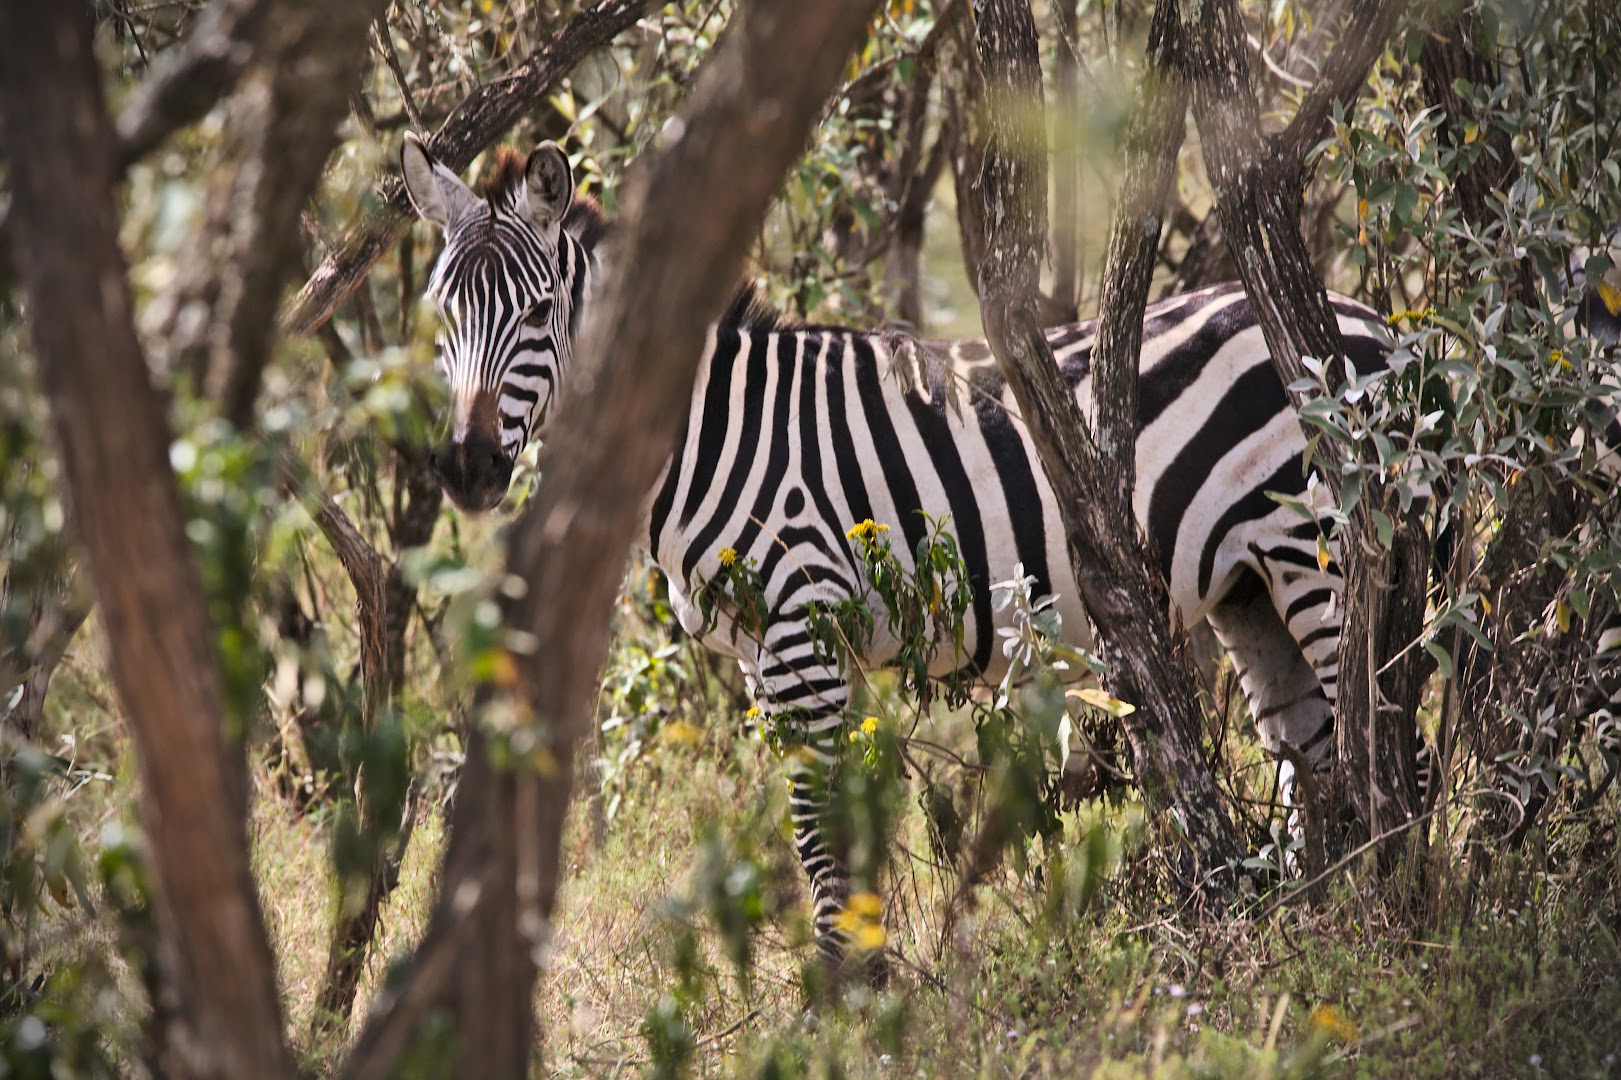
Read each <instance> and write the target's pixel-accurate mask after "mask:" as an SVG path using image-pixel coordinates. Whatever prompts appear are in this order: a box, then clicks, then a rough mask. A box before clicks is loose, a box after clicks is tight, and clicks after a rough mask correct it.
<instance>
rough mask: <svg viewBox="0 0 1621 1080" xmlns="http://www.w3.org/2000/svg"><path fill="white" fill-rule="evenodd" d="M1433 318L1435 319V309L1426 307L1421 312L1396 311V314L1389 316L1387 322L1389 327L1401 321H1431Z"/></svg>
mask: <svg viewBox="0 0 1621 1080" xmlns="http://www.w3.org/2000/svg"><path fill="white" fill-rule="evenodd" d="M1433 318H1435V309H1434V308H1432V307H1427V308H1425V309H1424V310H1423V311H1397V312H1394V313H1392V314H1391V316H1390V320H1389V322H1390V325H1391V326H1395V325H1396V324H1397V323H1399V322H1401V321H1402V320H1403V319H1420V320H1421V319H1433Z"/></svg>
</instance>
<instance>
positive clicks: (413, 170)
mask: <svg viewBox="0 0 1621 1080" xmlns="http://www.w3.org/2000/svg"><path fill="white" fill-rule="evenodd" d="M400 174H401V175H402V176H403V177H404V178H405V193H406V194H407V195H409V196H410V197H411V205H412V206H414V207H416V211H417V213H418V214H420V215H421V216H422V218H423V220H425V221H431V222H433V223H434V224H435V225H437V226H439V227H440V228H441V229H444V230H445V231H446V232H449V231H450V229H451V227H452V226H453V225H455V224H456V222H458V221H460V220H461V218H462V215H463V214H465V213H467V210H468V208H469V207H471V206H472V205H473V203H474V201H475V198H476V197H475V196H474V195H473V192H472V191H471V190H470V189H469V188H468V186H467V185H466V184H464V183H462V181H461V177H459V176H457V175H456V174H455V173H453V172H451V171H450V170H449V169H447V168H445V167H444V166H443V165H441V164H439V162H437V161H435V160H434V158H433V155H432V154H430V153H428V148H427V147H426V146H424V145H422V140H421V139H419V138H417V137H416V135H415V134H414V133H412V132H406V135H405V142H404V143H403V144H401V146H400Z"/></svg>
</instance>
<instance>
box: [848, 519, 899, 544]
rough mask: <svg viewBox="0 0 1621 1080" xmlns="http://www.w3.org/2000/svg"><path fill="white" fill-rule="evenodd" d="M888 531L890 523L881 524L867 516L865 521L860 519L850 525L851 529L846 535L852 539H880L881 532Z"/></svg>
mask: <svg viewBox="0 0 1621 1080" xmlns="http://www.w3.org/2000/svg"><path fill="white" fill-rule="evenodd" d="M888 531H889V526H888V525H880V524H878V522H876V521H874V520H873V519H872V518H867V519H866V520H864V521H858V522H856V523H855V524H854V525H852V526H850V528H849V530H848V531H847V532H846V533H845V534H844V535H845V536H846V537H847V538H848V539H851V540H876V539H878V534H879V533H886V532H888Z"/></svg>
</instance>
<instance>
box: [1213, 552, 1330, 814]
mask: <svg viewBox="0 0 1621 1080" xmlns="http://www.w3.org/2000/svg"><path fill="white" fill-rule="evenodd" d="M1209 620H1210V626H1211V629H1212V630H1214V631H1215V633H1216V638H1217V640H1219V641H1220V642H1221V644H1222V647H1223V648H1224V649H1226V650H1227V655H1228V656H1229V657H1230V658H1231V659H1232V662H1233V667H1234V669H1235V671H1236V672H1237V674H1238V677H1239V682H1240V684H1241V685H1242V686H1243V688H1244V697H1245V699H1246V700H1247V701H1248V702H1249V706H1250V712H1251V714H1252V715H1253V716H1254V718H1255V728H1256V734H1257V736H1258V737H1259V738H1260V740H1261V745H1262V746H1263V747H1264V748H1265V749H1266V750H1267V752H1268V753H1270V754H1272V755H1273V756H1274V757H1275V758H1277V759H1278V800H1279V802H1280V804H1281V805H1283V806H1284V807H1286V808H1287V809H1288V829H1289V833H1290V835H1291V836H1293V837H1295V838H1297V839H1299V838H1301V837H1302V836H1303V834H1304V821H1303V818H1302V807H1301V806H1300V805H1299V804H1298V802H1297V800H1296V797H1295V791H1294V789H1295V785H1296V781H1295V767H1294V764H1293V762H1291V761H1290V760H1289V758H1290V757H1295V758H1296V759H1297V760H1298V759H1299V758H1302V757H1303V758H1304V759H1305V760H1306V761H1307V762H1309V763H1311V764H1312V765H1313V766H1318V765H1320V764H1321V763H1322V762H1323V761H1324V759H1325V758H1326V756H1327V754H1328V751H1329V750H1330V749H1331V747H1332V743H1333V738H1332V736H1333V732H1334V703H1333V701H1332V700H1330V697H1329V694H1328V693H1327V692H1325V689H1324V684H1323V682H1322V680H1321V679H1320V678H1319V677H1318V673H1317V671H1316V669H1315V668H1314V667H1313V665H1312V664H1311V663H1309V662H1308V661H1307V658H1306V656H1305V654H1304V653H1303V651H1302V648H1301V645H1300V644H1299V641H1298V639H1297V637H1296V636H1295V635H1294V634H1293V633H1291V632H1290V629H1289V627H1288V626H1286V625H1285V624H1284V621H1283V619H1282V618H1281V617H1280V616H1279V614H1278V612H1277V609H1276V608H1275V607H1274V605H1273V602H1272V599H1271V597H1270V596H1269V595H1268V594H1267V592H1266V590H1265V589H1264V588H1261V587H1260V582H1259V580H1258V579H1255V578H1254V577H1253V576H1251V577H1250V578H1248V579H1247V580H1246V581H1244V582H1241V583H1240V584H1239V585H1238V586H1236V587H1235V588H1234V589H1233V590H1232V591H1231V592H1230V593H1229V595H1228V598H1227V599H1225V600H1223V601H1222V603H1221V604H1219V605H1217V606H1216V607H1215V608H1214V609H1213V610H1212V611H1211V612H1210V615H1209ZM1330 644H1332V642H1331V643H1330ZM1285 748H1288V750H1287V751H1286V749H1285ZM1289 751H1297V752H1298V753H1291V752H1289ZM1314 771H1315V770H1314Z"/></svg>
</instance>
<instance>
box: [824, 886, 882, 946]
mask: <svg viewBox="0 0 1621 1080" xmlns="http://www.w3.org/2000/svg"><path fill="white" fill-rule="evenodd" d="M883 914H884V902H883V901H882V900H880V899H878V897H877V896H876V895H874V894H873V893H856V894H855V895H854V896H852V897H850V899H849V900H848V901H847V902H846V903H845V906H844V910H843V911H841V912H839V913H838V915H837V916H835V917H834V920H833V923H834V925H835V926H837V927H838V928H839V929H840V930H842V931H843V932H844V933H846V934H848V935H849V937H850V944H851V946H852V947H853V948H854V949H855V950H856V951H857V952H872V951H874V950H877V949H882V948H883V947H884V944H885V943H886V942H888V940H889V935H887V934H885V933H884V925H883V922H882V921H881V920H882V918H883Z"/></svg>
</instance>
